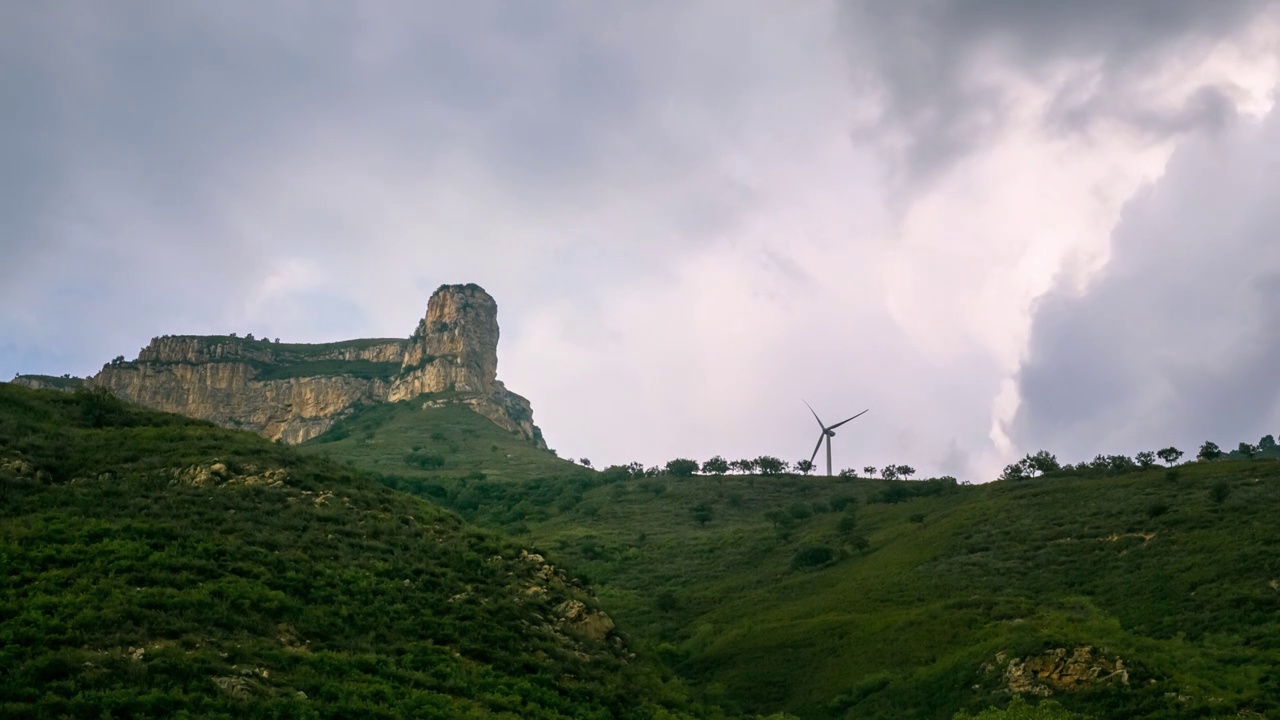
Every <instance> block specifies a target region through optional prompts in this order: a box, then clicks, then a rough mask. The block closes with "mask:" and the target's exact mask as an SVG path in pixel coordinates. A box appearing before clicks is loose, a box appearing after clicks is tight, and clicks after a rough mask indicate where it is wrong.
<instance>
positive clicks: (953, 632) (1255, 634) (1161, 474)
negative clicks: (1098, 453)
mask: <svg viewBox="0 0 1280 720" xmlns="http://www.w3.org/2000/svg"><path fill="white" fill-rule="evenodd" d="M375 435H376V433H375ZM1219 482H1224V483H1226V484H1227V486H1228V488H1229V489H1230V494H1229V496H1228V497H1227V499H1226V500H1225V501H1223V502H1221V503H1218V502H1216V501H1215V500H1213V499H1212V498H1211V497H1210V488H1211V487H1212V486H1213V485H1214V484H1217V483H1219ZM438 485H440V486H442V487H444V488H445V490H446V494H445V496H444V498H442V499H443V501H444V502H446V503H447V504H451V505H452V506H454V507H456V508H457V509H458V510H459V511H460V512H462V513H463V515H464V516H465V517H468V518H471V519H473V520H475V521H476V522H479V523H481V524H486V525H490V526H495V527H503V528H506V529H507V530H508V531H509V532H514V533H518V534H521V535H522V536H523V537H526V538H528V541H529V542H530V543H532V544H536V545H537V546H538V547H540V548H542V549H544V550H545V551H547V552H548V553H550V555H551V556H552V557H554V558H556V560H558V561H562V562H564V563H565V564H566V565H567V566H568V567H570V568H572V569H573V570H574V571H575V572H577V573H578V574H579V575H580V576H582V577H586V578H589V579H590V580H591V581H592V582H593V584H594V586H595V588H596V589H597V590H598V592H599V594H600V597H601V599H602V602H604V603H605V604H606V605H607V606H608V607H610V608H611V611H612V612H613V614H614V616H615V619H617V621H618V623H619V625H620V627H622V628H623V629H625V630H628V631H630V632H632V633H633V635H634V636H636V637H638V638H641V639H643V640H644V641H646V642H647V643H648V644H649V645H650V647H653V648H655V649H656V650H657V651H658V652H660V653H661V654H663V655H664V656H665V657H666V659H668V660H669V661H670V662H672V663H673V664H678V665H680V666H681V667H682V668H683V670H684V671H685V672H686V673H687V675H688V676H689V677H691V678H693V679H694V680H695V681H696V682H697V683H698V685H699V686H700V687H701V688H702V689H703V690H704V691H705V692H707V693H708V694H709V695H710V696H711V697H712V698H714V699H718V700H723V701H725V702H727V703H729V704H731V705H732V704H738V705H739V706H740V707H741V708H742V709H745V710H749V711H764V710H772V709H777V708H786V709H787V710H789V711H791V712H796V713H798V714H800V715H802V716H804V717H815V718H820V717H849V718H876V717H883V718H898V717H930V718H935V717H936V718H948V717H950V715H951V714H952V713H954V712H955V711H956V710H959V709H962V708H968V709H978V708H981V707H985V706H987V705H989V704H991V702H993V701H999V699H1000V698H1001V697H1003V696H1002V695H1001V694H1000V692H999V691H1000V687H1001V679H1000V677H999V672H998V671H997V672H984V671H983V670H982V666H983V665H984V664H986V663H988V662H990V661H992V660H993V659H994V658H995V656H996V654H997V653H1000V652H1004V653H1008V654H1010V655H1011V656H1025V655H1029V654H1033V653H1038V652H1044V651H1046V650H1049V649H1052V648H1056V647H1067V648H1070V647H1071V646H1075V645H1093V646H1097V647H1101V648H1105V650H1106V651H1107V652H1108V653H1110V654H1114V655H1118V656H1119V657H1121V658H1122V659H1123V660H1124V661H1125V662H1126V664H1127V665H1128V666H1129V668H1130V670H1131V675H1132V682H1131V685H1130V686H1129V687H1128V688H1125V689H1115V688H1108V687H1099V688H1096V689H1094V690H1091V691H1087V692H1083V693H1077V694H1072V695H1069V696H1067V697H1065V698H1064V699H1063V703H1064V704H1065V705H1067V706H1068V707H1073V708H1076V709H1079V710H1085V711H1089V712H1093V713H1095V714H1097V715H1098V716H1100V717H1151V718H1155V717H1207V716H1214V715H1222V716H1226V715H1234V714H1235V713H1236V712H1237V711H1238V710H1244V711H1254V712H1261V713H1269V714H1271V715H1277V716H1280V704H1277V698H1280V674H1277V673H1276V672H1275V671H1274V668H1277V667H1280V623H1278V622H1277V618H1280V614H1278V613H1277V611H1280V590H1278V589H1277V585H1280V559H1277V557H1276V556H1275V554H1274V548H1275V547H1276V546H1277V544H1278V543H1280V527H1277V525H1276V524H1275V523H1274V521H1273V519H1272V518H1273V517H1274V513H1275V510H1276V509H1277V507H1280V463H1277V462H1274V461H1254V462H1235V461H1229V462H1218V463H1195V464H1189V465H1186V466H1183V467H1182V468H1180V469H1179V471H1178V476H1177V477H1176V479H1170V478H1169V477H1167V475H1166V472H1165V471H1164V470H1153V471H1148V472H1142V473H1136V474H1132V475H1128V476H1121V477H1115V478H1097V479H1082V478H1075V479H1044V480H1029V481H1025V482H1021V483H1017V484H1010V483H996V484H992V485H987V486H976V487H963V486H962V487H958V488H955V489H954V490H953V491H951V492H949V493H947V494H943V495H939V496H936V497H919V498H915V499H912V500H909V501H907V502H903V503H900V504H885V503H875V502H871V503H869V502H868V500H870V499H873V498H874V497H875V496H877V495H878V494H879V493H880V492H882V490H883V488H884V487H885V485H884V483H882V482H880V481H872V480H857V481H842V480H829V479H827V478H739V477H726V478H710V477H706V478H703V477H699V478H692V479H687V480H681V479H675V478H654V479H646V480H632V481H624V482H620V483H615V484H611V485H604V484H601V483H600V482H599V480H598V479H594V480H593V479H591V478H588V479H582V478H577V479H573V480H565V481H560V482H555V481H553V480H549V479H539V480H529V481H523V482H516V483H493V482H472V483H470V484H469V485H463V484H460V483H459V482H457V481H456V480H454V481H451V480H448V479H447V478H444V477H442V478H441V479H439V481H438ZM437 492H438V489H437ZM843 496H853V497H855V498H857V500H858V505H857V510H856V517H857V529H856V530H855V531H854V534H855V535H856V534H862V535H865V536H866V537H867V538H868V539H869V540H870V549H869V551H867V552H860V551H858V550H856V549H855V548H854V547H853V546H852V545H850V544H849V542H848V540H849V536H848V535H847V534H844V533H841V532H840V531H839V530H838V527H837V526H838V523H839V521H840V518H841V517H842V516H843V514H842V513H838V512H817V513H815V514H813V516H812V517H809V518H807V519H804V520H802V521H800V522H799V524H798V527H796V528H795V529H794V530H792V531H791V532H790V537H789V538H787V539H781V538H779V537H778V536H777V535H776V534H775V532H774V530H773V529H772V527H771V524H770V522H769V521H767V520H765V518H764V513H765V512H766V511H769V510H776V509H785V508H788V507H791V506H794V505H797V504H801V505H806V506H809V507H810V508H812V507H813V505H814V503H817V507H818V509H819V510H822V509H823V507H824V506H826V507H828V508H829V506H830V503H831V501H832V500H833V499H835V498H839V497H843ZM699 503H705V504H706V505H707V506H709V507H710V509H711V512H712V519H711V521H710V522H708V523H707V524H706V525H705V526H699V525H698V524H697V523H696V522H695V521H694V519H693V516H692V513H691V509H692V508H693V507H694V506H695V505H697V504H699ZM1159 506H1163V508H1164V512H1163V513H1161V511H1160V507H1159ZM800 514H803V513H800ZM1139 533H1142V534H1149V535H1150V536H1149V537H1148V538H1144V537H1143V536H1142V535H1139ZM813 545H825V546H828V547H831V548H834V549H837V550H840V549H841V547H842V546H843V549H842V553H841V555H842V557H841V559H840V560H839V561H838V562H837V563H836V564H834V565H832V566H830V567H827V568H824V569H820V570H817V571H796V570H793V569H792V567H791V561H792V558H793V557H794V556H795V554H796V552H797V551H798V549H799V548H801V547H805V546H813ZM1153 681H1154V682H1153ZM974 686H977V687H976V689H975V687H974ZM1178 695H1181V696H1182V698H1183V699H1181V700H1179V699H1176V696H1178Z"/></svg>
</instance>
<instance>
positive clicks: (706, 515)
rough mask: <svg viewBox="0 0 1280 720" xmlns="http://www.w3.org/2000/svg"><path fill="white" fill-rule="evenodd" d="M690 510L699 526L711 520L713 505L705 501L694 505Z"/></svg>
mask: <svg viewBox="0 0 1280 720" xmlns="http://www.w3.org/2000/svg"><path fill="white" fill-rule="evenodd" d="M689 512H690V514H691V515H693V520H694V522H696V523H698V526H699V527H702V526H704V525H706V524H707V523H709V522H711V506H710V505H708V504H707V503H705V502H700V503H698V504H697V505H694V506H693V507H692V508H691V509H690V510H689Z"/></svg>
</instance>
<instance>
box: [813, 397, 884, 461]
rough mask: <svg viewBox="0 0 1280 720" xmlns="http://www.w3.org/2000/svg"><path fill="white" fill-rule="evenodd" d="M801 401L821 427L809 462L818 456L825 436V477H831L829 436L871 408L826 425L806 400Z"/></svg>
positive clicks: (834, 434)
mask: <svg viewBox="0 0 1280 720" xmlns="http://www.w3.org/2000/svg"><path fill="white" fill-rule="evenodd" d="M801 402H803V403H804V404H805V407H807V408H809V412H811V413H813V419H814V420H817V421H818V427H820V428H822V434H821V435H819V436H818V444H817V445H814V446H813V454H812V455H810V456H809V464H810V465H812V464H813V459H814V458H816V457H818V450H819V448H821V447H822V441H823V439H824V438H825V439H826V441H827V477H831V438H833V437H835V436H836V432H835V430H836V428H838V427H840V426H841V425H843V424H845V423H847V422H849V420H853V419H856V418H860V417H862V416H863V415H865V414H866V413H867V410H870V409H871V408H867V410H863V411H862V412H860V413H858V414H857V415H854V416H853V417H851V418H849V419H848V420H841V421H840V422H838V423H836V424H835V425H831V426H827V425H823V424H822V418H820V417H818V413H817V412H815V411H814V409H813V406H812V405H810V404H809V402H808V401H807V400H801Z"/></svg>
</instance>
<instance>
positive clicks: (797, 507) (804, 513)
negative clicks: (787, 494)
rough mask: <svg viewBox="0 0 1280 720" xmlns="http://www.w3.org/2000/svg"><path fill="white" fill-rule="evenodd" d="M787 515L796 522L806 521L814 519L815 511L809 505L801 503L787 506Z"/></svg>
mask: <svg viewBox="0 0 1280 720" xmlns="http://www.w3.org/2000/svg"><path fill="white" fill-rule="evenodd" d="M787 514H788V515H790V516H791V517H793V518H795V519H796V520H806V519H808V518H811V517H813V511H812V510H810V509H809V507H808V506H807V505H803V504H801V503H791V504H790V505H788V506H787Z"/></svg>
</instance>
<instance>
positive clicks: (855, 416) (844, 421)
mask: <svg viewBox="0 0 1280 720" xmlns="http://www.w3.org/2000/svg"><path fill="white" fill-rule="evenodd" d="M870 409H871V408H867V409H866V410H863V411H862V412H860V413H858V414H857V415H854V416H853V417H851V418H849V420H857V419H858V418H860V417H862V416H863V415H866V414H867V410H870ZM849 420H841V421H840V422H838V423H836V424H835V425H832V426H831V427H829V428H827V429H828V430H835V429H836V428H838V427H840V426H841V425H843V424H845V423H847V422H849Z"/></svg>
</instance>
